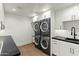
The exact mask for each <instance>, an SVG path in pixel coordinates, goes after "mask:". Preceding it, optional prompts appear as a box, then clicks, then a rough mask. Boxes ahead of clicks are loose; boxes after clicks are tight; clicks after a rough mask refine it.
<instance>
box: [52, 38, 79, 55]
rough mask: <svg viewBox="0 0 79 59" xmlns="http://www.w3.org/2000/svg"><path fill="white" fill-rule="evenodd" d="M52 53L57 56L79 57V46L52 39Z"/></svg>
mask: <svg viewBox="0 0 79 59" xmlns="http://www.w3.org/2000/svg"><path fill="white" fill-rule="evenodd" d="M52 53H53V54H55V55H57V56H79V45H78V44H74V43H70V42H65V41H60V40H56V39H52Z"/></svg>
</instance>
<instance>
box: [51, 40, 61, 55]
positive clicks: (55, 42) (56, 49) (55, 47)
mask: <svg viewBox="0 0 79 59" xmlns="http://www.w3.org/2000/svg"><path fill="white" fill-rule="evenodd" d="M59 51H60V46H59V42H58V40H55V39H53V40H52V53H53V54H55V55H60V54H59Z"/></svg>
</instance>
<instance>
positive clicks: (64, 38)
mask: <svg viewBox="0 0 79 59" xmlns="http://www.w3.org/2000/svg"><path fill="white" fill-rule="evenodd" d="M52 39H56V40H60V41H65V42H70V43H74V44H79V39H73V38H66V37H61V36H55V37H52Z"/></svg>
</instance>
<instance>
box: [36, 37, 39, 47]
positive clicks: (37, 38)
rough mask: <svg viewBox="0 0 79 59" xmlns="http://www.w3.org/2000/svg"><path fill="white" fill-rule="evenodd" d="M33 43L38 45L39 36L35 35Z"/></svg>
mask: <svg viewBox="0 0 79 59" xmlns="http://www.w3.org/2000/svg"><path fill="white" fill-rule="evenodd" d="M35 45H39V36H36V37H35Z"/></svg>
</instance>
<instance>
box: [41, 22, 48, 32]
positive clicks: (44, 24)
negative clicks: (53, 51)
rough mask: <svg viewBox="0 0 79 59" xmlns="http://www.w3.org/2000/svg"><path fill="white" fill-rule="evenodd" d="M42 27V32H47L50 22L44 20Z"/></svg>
mask: <svg viewBox="0 0 79 59" xmlns="http://www.w3.org/2000/svg"><path fill="white" fill-rule="evenodd" d="M40 29H41V31H42V32H46V31H47V30H48V23H47V22H46V21H44V22H42V23H41V25H40Z"/></svg>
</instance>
